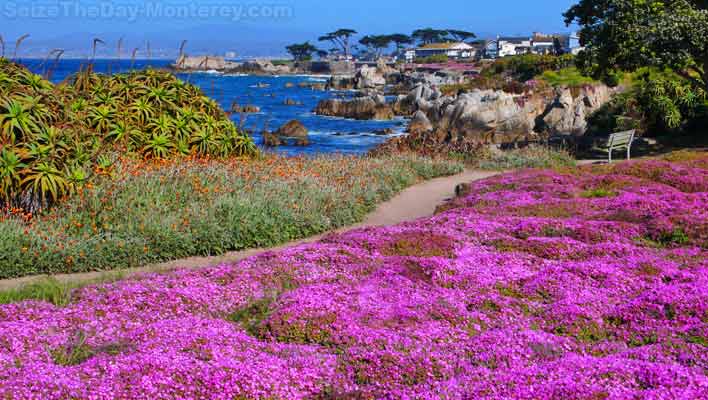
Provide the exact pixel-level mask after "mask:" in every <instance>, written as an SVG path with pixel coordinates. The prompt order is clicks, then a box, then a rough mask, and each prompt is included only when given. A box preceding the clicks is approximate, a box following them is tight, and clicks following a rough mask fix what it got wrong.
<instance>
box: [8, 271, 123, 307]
mask: <svg viewBox="0 0 708 400" xmlns="http://www.w3.org/2000/svg"><path fill="white" fill-rule="evenodd" d="M124 277H125V275H124V274H121V273H119V272H113V273H109V274H104V275H103V276H102V277H100V278H98V279H94V280H91V281H88V282H84V283H81V284H75V283H74V284H69V283H62V282H59V281H58V280H57V279H55V278H51V277H50V278H43V279H40V280H37V281H36V282H32V283H29V284H27V285H24V286H21V287H20V288H18V289H12V290H5V291H0V304H10V303H17V302H21V301H25V300H37V301H45V302H47V303H51V304H54V305H55V306H58V307H63V306H66V305H67V304H69V303H70V302H71V293H72V292H73V291H74V290H76V289H81V288H83V287H86V286H90V285H96V284H100V283H108V282H114V281H117V280H120V279H122V278H124Z"/></svg>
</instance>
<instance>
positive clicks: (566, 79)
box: [541, 67, 599, 87]
mask: <svg viewBox="0 0 708 400" xmlns="http://www.w3.org/2000/svg"><path fill="white" fill-rule="evenodd" d="M541 79H542V80H544V81H546V82H547V83H548V84H549V85H551V86H568V87H579V86H584V85H593V84H597V83H599V82H597V81H596V80H594V79H592V78H589V77H587V76H584V75H583V74H582V73H580V71H579V70H578V69H577V68H575V67H569V68H563V69H561V70H558V71H545V72H544V73H543V74H542V75H541Z"/></svg>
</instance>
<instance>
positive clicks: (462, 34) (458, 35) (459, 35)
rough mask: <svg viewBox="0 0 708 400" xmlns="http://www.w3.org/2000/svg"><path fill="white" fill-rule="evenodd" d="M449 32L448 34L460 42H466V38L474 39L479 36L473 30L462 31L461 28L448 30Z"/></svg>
mask: <svg viewBox="0 0 708 400" xmlns="http://www.w3.org/2000/svg"><path fill="white" fill-rule="evenodd" d="M447 34H448V36H451V37H452V38H453V39H455V40H457V41H458V42H464V41H466V40H469V39H474V38H476V37H477V35H475V34H474V33H472V32H468V31H461V30H457V29H450V30H448V31H447Z"/></svg>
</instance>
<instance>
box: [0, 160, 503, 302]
mask: <svg viewBox="0 0 708 400" xmlns="http://www.w3.org/2000/svg"><path fill="white" fill-rule="evenodd" d="M498 174H499V172H490V171H478V170H465V171H464V172H462V173H460V174H457V175H453V176H448V177H442V178H436V179H432V180H429V181H425V182H422V183H419V184H417V185H414V186H411V187H409V188H407V189H405V190H403V191H402V192H401V193H399V194H398V195H397V196H395V197H394V198H393V199H391V200H389V201H387V202H385V203H382V204H380V205H379V206H378V207H377V208H376V210H375V211H373V212H372V213H370V214H369V215H368V216H367V217H366V219H365V220H364V222H362V223H360V224H356V225H353V226H347V227H344V228H340V229H337V230H336V231H334V232H346V231H349V230H352V229H359V228H366V227H372V226H384V225H396V224H399V223H402V222H409V221H415V220H417V219H419V218H423V217H428V216H431V215H433V213H434V212H435V208H436V207H437V206H439V205H440V204H442V203H443V202H444V201H445V200H447V199H450V198H451V197H453V196H454V195H455V187H456V186H457V185H458V184H460V183H463V182H472V181H476V180H480V179H485V178H489V177H491V176H494V175H498ZM330 233H332V232H327V233H324V234H321V235H317V236H313V237H310V238H307V239H302V240H297V241H294V242H290V243H287V244H284V245H281V246H276V247H271V248H267V249H251V250H243V251H235V252H229V253H226V254H224V255H221V256H215V257H190V258H186V259H181V260H175V261H169V262H165V263H160V264H153V265H147V266H144V267H139V268H130V269H124V270H120V271H107V272H88V273H80V274H65V275H52V277H53V278H55V279H56V280H58V281H59V282H62V283H71V284H81V283H82V282H92V281H97V280H101V279H102V278H105V277H106V276H110V275H111V274H120V276H121V277H129V276H131V275H135V274H140V273H149V272H165V271H169V270H173V269H177V268H204V267H210V266H216V265H221V264H232V263H235V262H237V261H240V260H243V259H246V258H249V257H253V256H256V255H258V254H261V253H263V252H266V251H274V250H280V249H284V248H288V247H291V246H296V245H299V244H303V243H312V242H316V241H318V240H320V239H321V238H322V237H324V236H325V235H327V234H330ZM44 278H47V275H39V276H31V277H24V278H17V279H7V280H1V281H0V290H12V289H15V288H19V287H22V286H24V285H28V284H31V283H33V282H36V281H38V280H41V279H44Z"/></svg>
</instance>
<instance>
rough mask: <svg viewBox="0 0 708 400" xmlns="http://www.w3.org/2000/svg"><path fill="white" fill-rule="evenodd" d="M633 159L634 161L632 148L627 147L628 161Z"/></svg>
mask: <svg viewBox="0 0 708 400" xmlns="http://www.w3.org/2000/svg"><path fill="white" fill-rule="evenodd" d="M631 159H632V147H631V146H627V160H631Z"/></svg>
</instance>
